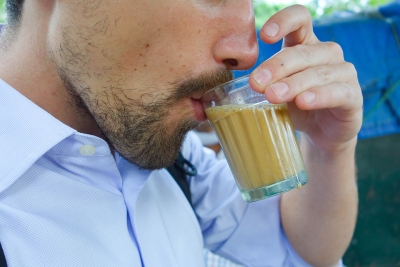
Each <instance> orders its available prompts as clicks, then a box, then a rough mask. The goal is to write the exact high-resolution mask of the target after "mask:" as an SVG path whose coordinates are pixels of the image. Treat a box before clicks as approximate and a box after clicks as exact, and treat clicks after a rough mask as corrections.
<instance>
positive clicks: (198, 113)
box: [190, 95, 207, 122]
mask: <svg viewBox="0 0 400 267" xmlns="http://www.w3.org/2000/svg"><path fill="white" fill-rule="evenodd" d="M200 98H201V95H193V96H192V97H190V103H191V104H192V108H193V112H194V118H195V119H196V120H197V121H199V122H203V121H205V120H207V117H206V114H205V112H204V108H203V104H202V103H201V101H200Z"/></svg>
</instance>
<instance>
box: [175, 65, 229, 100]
mask: <svg viewBox="0 0 400 267" xmlns="http://www.w3.org/2000/svg"><path fill="white" fill-rule="evenodd" d="M232 79H233V74H232V72H231V71H230V70H228V69H225V68H221V69H218V70H215V71H212V72H205V73H202V74H200V75H198V76H197V77H194V78H190V79H187V80H185V81H183V82H181V83H179V84H175V86H174V87H175V88H176V90H175V92H174V93H173V94H172V95H171V96H170V97H169V99H168V100H173V101H176V100H179V99H183V98H188V97H190V96H192V95H195V94H201V95H203V94H204V93H205V92H207V91H208V90H210V89H212V88H214V87H216V86H218V85H221V84H223V83H226V82H229V81H230V80H232Z"/></svg>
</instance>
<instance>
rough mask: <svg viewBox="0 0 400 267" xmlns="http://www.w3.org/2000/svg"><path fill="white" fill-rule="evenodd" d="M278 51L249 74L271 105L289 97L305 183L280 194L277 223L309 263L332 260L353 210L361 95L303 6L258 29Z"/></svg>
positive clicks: (350, 69)
mask: <svg viewBox="0 0 400 267" xmlns="http://www.w3.org/2000/svg"><path fill="white" fill-rule="evenodd" d="M260 36H261V39H262V40H263V41H264V42H266V43H274V42H277V41H279V40H280V39H282V38H284V42H283V49H282V50H281V51H280V52H279V53H277V54H275V55H274V56H273V57H271V58H270V59H268V60H267V61H265V62H264V63H262V64H261V65H260V66H259V67H257V69H256V70H254V72H253V73H252V74H251V77H250V85H251V87H252V88H253V89H254V90H256V91H258V92H263V93H265V95H266V98H267V99H268V100H269V101H270V102H272V103H282V102H288V104H289V111H290V113H291V117H292V120H293V123H294V126H295V128H296V129H297V130H300V131H301V132H302V139H301V150H302V154H303V158H304V162H305V165H306V169H307V172H308V175H309V182H308V184H307V185H306V186H304V187H303V188H302V189H300V190H293V191H291V192H288V193H285V194H283V195H282V198H281V219H282V225H283V228H284V230H285V233H286V235H287V236H288V238H289V240H290V242H291V244H292V245H293V247H294V248H295V249H296V251H297V252H298V253H299V255H300V256H302V257H303V259H305V260H306V261H307V262H309V263H311V264H312V265H313V266H331V265H333V264H336V263H337V262H338V261H339V259H340V258H341V257H342V256H343V254H344V252H345V250H346V249H347V247H348V245H349V242H350V240H351V237H352V235H353V232H354V227H355V221H356V215H357V203H358V198H357V186H356V182H355V161H354V151H355V145H356V142H357V133H358V131H359V129H360V127H361V123H362V94H361V90H360V86H359V84H358V80H357V73H356V70H355V69H354V66H353V65H352V64H350V63H347V62H345V61H344V59H343V52H342V50H341V48H340V46H339V45H337V44H335V43H332V42H325V43H323V42H320V41H319V40H318V38H317V37H316V36H315V34H314V33H313V28H312V21H311V17H310V15H309V12H308V10H307V9H306V8H304V7H302V6H299V5H295V6H292V7H289V8H286V9H284V10H282V11H280V12H278V13H277V14H275V15H274V16H272V17H271V18H270V19H269V20H268V21H267V22H266V24H265V25H264V27H263V28H262V30H261V33H260Z"/></svg>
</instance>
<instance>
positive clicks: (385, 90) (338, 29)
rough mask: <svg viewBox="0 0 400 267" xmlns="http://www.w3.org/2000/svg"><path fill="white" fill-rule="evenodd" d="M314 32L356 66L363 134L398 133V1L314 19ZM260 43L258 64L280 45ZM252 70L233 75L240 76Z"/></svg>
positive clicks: (399, 50) (399, 120) (399, 74)
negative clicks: (359, 10) (360, 95)
mask: <svg viewBox="0 0 400 267" xmlns="http://www.w3.org/2000/svg"><path fill="white" fill-rule="evenodd" d="M314 31H315V33H316V35H317V37H318V38H319V39H320V40H321V41H334V42H337V43H339V44H340V45H341V46H342V49H343V52H344V57H345V60H346V61H349V62H351V63H353V64H354V66H355V67H356V69H357V72H358V78H359V82H360V85H361V88H362V93H363V97H364V121H363V125H362V128H361V131H360V133H359V138H360V139H365V138H371V137H377V136H382V135H387V134H394V133H400V38H399V36H400V0H398V1H394V2H391V3H390V4H388V5H385V6H381V7H380V8H378V9H376V10H368V11H363V12H360V13H350V12H343V13H338V14H335V16H333V17H327V18H323V19H319V20H316V21H314ZM259 45H260V55H259V58H258V60H257V63H256V65H255V67H256V66H258V65H259V64H260V63H261V62H263V61H265V60H266V59H268V58H269V57H270V56H272V55H273V54H275V53H276V52H278V51H279V50H280V48H281V43H278V44H274V45H267V44H265V43H263V42H262V41H260V42H259ZM252 69H254V68H252ZM252 69H251V70H252ZM251 70H249V71H235V73H234V74H235V76H236V77H239V76H241V75H244V74H248V73H250V72H251Z"/></svg>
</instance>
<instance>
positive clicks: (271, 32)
mask: <svg viewBox="0 0 400 267" xmlns="http://www.w3.org/2000/svg"><path fill="white" fill-rule="evenodd" d="M263 32H264V33H265V35H267V36H268V37H275V36H276V35H277V34H278V32H279V25H278V24H276V23H269V24H267V25H265V26H264V28H263Z"/></svg>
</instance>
